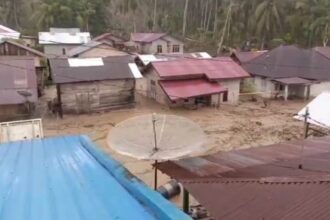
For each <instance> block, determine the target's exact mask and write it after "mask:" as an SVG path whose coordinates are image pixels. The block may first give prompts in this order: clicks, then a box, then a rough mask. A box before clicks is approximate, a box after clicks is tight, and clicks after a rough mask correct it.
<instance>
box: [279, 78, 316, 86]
mask: <svg viewBox="0 0 330 220" xmlns="http://www.w3.org/2000/svg"><path fill="white" fill-rule="evenodd" d="M274 81H276V82H280V83H283V84H286V85H299V84H300V85H301V84H302V85H307V84H311V83H313V82H312V81H310V80H307V79H303V78H300V77H290V78H278V79H274Z"/></svg>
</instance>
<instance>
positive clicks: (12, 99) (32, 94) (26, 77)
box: [0, 56, 38, 121]
mask: <svg viewBox="0 0 330 220" xmlns="http://www.w3.org/2000/svg"><path fill="white" fill-rule="evenodd" d="M0 79H1V80H0V120H1V121H4V120H14V119H21V118H24V117H27V116H28V115H29V114H31V113H32V111H33V108H34V106H35V103H36V102H37V101H38V91H37V76H36V69H35V59H34V58H33V57H23V56H20V57H15V56H0Z"/></svg>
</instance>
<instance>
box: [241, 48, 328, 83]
mask: <svg viewBox="0 0 330 220" xmlns="http://www.w3.org/2000/svg"><path fill="white" fill-rule="evenodd" d="M243 67H244V68H245V69H246V70H247V71H248V72H249V73H251V74H252V75H258V76H264V77H269V78H271V79H277V78H291V77H300V78H304V79H311V80H329V79H330V75H329V69H330V60H329V59H328V58H327V57H325V56H323V55H321V54H320V53H319V52H317V51H316V50H313V49H302V48H298V47H296V46H279V47H277V48H275V49H273V50H270V51H268V52H267V53H264V54H262V55H260V56H258V57H257V58H255V59H253V60H251V61H250V62H247V63H244V64H243Z"/></svg>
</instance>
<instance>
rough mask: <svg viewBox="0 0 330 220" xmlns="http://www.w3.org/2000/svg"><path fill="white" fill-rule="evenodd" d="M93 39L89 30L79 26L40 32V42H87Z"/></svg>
mask: <svg viewBox="0 0 330 220" xmlns="http://www.w3.org/2000/svg"><path fill="white" fill-rule="evenodd" d="M90 40H91V36H90V33H89V32H80V30H79V28H50V32H39V44H86V43H88V42H89V41H90Z"/></svg>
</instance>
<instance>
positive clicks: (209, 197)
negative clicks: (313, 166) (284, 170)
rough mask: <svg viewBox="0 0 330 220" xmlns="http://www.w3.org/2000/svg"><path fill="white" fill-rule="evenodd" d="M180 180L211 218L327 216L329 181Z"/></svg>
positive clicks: (302, 219)
mask: <svg viewBox="0 0 330 220" xmlns="http://www.w3.org/2000/svg"><path fill="white" fill-rule="evenodd" d="M279 181H280V182H276V181H275V180H274V181H268V182H264V181H263V180H239V181H234V180H232V179H229V180H226V179H224V180H221V179H216V180H201V181H183V184H184V187H185V188H186V189H187V190H188V191H189V192H191V193H193V196H194V197H195V198H196V199H197V200H198V201H200V202H201V203H202V204H203V205H204V206H205V207H206V208H207V210H208V211H209V212H210V214H211V216H212V217H214V218H215V219H219V220H220V219H221V220H228V219H232V220H249V219H250V220H255V219H272V220H277V219H283V220H284V219H287V220H294V219H297V220H310V219H327V218H328V217H329V216H330V209H329V208H328V207H329V203H328V202H327V201H328V198H329V196H330V180H329V179H327V180H322V178H321V180H317V178H313V180H308V179H294V180H290V179H286V180H283V179H281V180H279Z"/></svg>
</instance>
